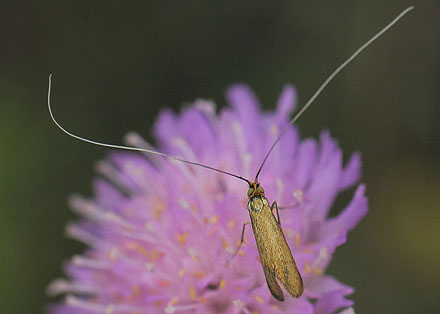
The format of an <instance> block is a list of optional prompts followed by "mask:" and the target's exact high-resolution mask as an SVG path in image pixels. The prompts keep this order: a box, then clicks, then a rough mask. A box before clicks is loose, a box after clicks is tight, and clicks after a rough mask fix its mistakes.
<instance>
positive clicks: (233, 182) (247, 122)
mask: <svg viewBox="0 0 440 314" xmlns="http://www.w3.org/2000/svg"><path fill="white" fill-rule="evenodd" d="M227 99H228V101H229V103H230V104H231V108H227V109H224V110H223V111H222V112H221V114H220V115H219V116H218V115H217V114H216V113H215V105H214V104H213V103H212V102H209V101H205V100H197V101H195V103H194V104H193V105H191V106H189V107H187V108H186V109H185V110H184V112H183V113H182V114H180V115H176V114H174V113H173V112H171V111H164V112H163V113H162V114H161V115H160V117H159V119H158V121H157V123H156V126H155V129H154V131H155V135H156V138H157V139H158V143H159V146H158V148H157V149H158V150H159V151H162V152H166V153H168V154H171V155H175V156H180V157H182V158H184V159H186V160H191V161H196V162H200V163H203V164H206V165H209V166H212V167H216V168H219V169H222V170H225V171H229V172H232V173H234V174H238V175H241V176H244V177H246V178H248V179H250V180H253V178H254V176H255V174H256V171H257V169H258V167H259V165H260V163H261V161H262V159H263V158H264V155H265V153H266V152H267V151H268V149H269V147H270V145H271V144H272V143H273V141H274V140H275V138H276V137H277V135H278V134H279V132H280V130H282V129H283V127H285V126H286V125H287V124H288V122H289V116H290V114H291V112H292V111H293V109H294V104H295V101H296V95H295V91H294V89H293V88H292V87H291V86H287V87H285V88H284V90H283V92H282V94H281V96H280V98H279V100H278V105H277V110H276V111H275V112H265V113H262V112H261V111H260V108H259V105H258V101H257V99H256V97H255V96H254V94H253V93H252V92H251V91H250V90H249V89H248V88H247V87H246V86H243V85H236V86H233V87H231V88H230V89H229V90H228V92H227ZM126 140H127V142H128V144H130V145H135V146H138V147H149V146H148V144H147V143H145V142H144V141H143V140H142V139H141V138H140V136H138V135H136V134H129V135H128V136H127V139H126ZM360 166H361V162H360V156H359V154H356V153H355V154H353V156H352V157H351V158H350V160H349V162H348V164H347V165H346V166H345V167H343V165H342V152H341V150H340V149H339V147H338V145H337V143H336V141H335V140H334V139H332V138H331V137H330V135H329V133H328V132H323V133H322V134H321V136H320V139H319V141H315V140H313V139H305V140H302V141H301V140H300V139H299V134H298V130H297V128H296V127H290V128H289V130H288V131H287V132H286V134H285V135H284V136H283V137H282V139H281V140H280V142H279V143H278V145H277V146H276V147H275V149H274V151H273V152H272V154H271V156H270V157H269V159H268V161H267V163H266V165H265V166H264V168H263V170H262V172H261V175H260V178H259V182H260V183H261V185H262V187H263V188H264V189H265V192H266V196H267V198H268V200H269V202H273V201H275V200H276V201H277V203H278V204H279V205H280V206H283V205H284V206H293V208H292V209H286V210H281V211H280V216H281V222H282V227H283V231H284V234H285V236H286V240H287V242H288V244H289V246H290V248H291V250H292V254H293V256H294V258H295V260H296V263H297V265H298V268H299V271H300V273H301V274H302V277H303V280H304V286H305V290H304V294H303V295H302V296H301V297H300V298H298V299H294V298H292V297H290V296H289V295H288V294H286V300H285V301H284V302H278V301H277V300H276V299H275V298H274V297H272V295H271V294H270V292H269V289H268V287H267V285H266V281H265V278H264V273H263V270H262V267H261V264H260V262H259V260H258V251H257V248H256V245H255V240H254V236H253V234H252V230H251V228H248V229H247V230H246V233H245V243H244V245H243V246H242V248H241V250H240V251H239V254H237V255H236V256H233V252H234V251H235V249H236V248H237V245H238V243H239V241H240V235H241V229H242V224H243V223H244V222H246V221H248V220H249V215H248V213H247V194H246V192H247V189H248V186H247V185H246V183H244V182H243V181H240V180H238V179H236V178H233V177H229V176H226V175H222V174H220V173H216V172H213V171H210V170H206V169H203V168H200V167H194V166H189V165H187V164H183V163H179V162H176V161H172V160H169V159H166V158H162V157H157V156H151V155H142V154H140V153H132V152H115V153H113V154H112V155H111V156H110V157H109V158H108V160H106V161H102V162H100V163H99V164H98V166H97V169H98V172H99V173H100V174H101V177H100V178H98V179H96V180H95V182H94V190H95V195H94V197H93V198H91V199H84V198H82V197H80V196H74V197H72V199H71V202H70V203H71V206H72V208H73V209H74V210H75V211H76V212H78V213H79V214H80V215H81V216H82V217H83V218H82V219H81V220H80V221H79V222H76V223H73V224H71V225H69V226H68V227H67V233H68V235H69V236H71V237H73V238H75V239H77V240H79V241H81V242H84V243H85V244H87V245H88V249H87V250H86V252H85V253H83V254H82V255H80V256H74V257H73V258H72V259H71V260H70V261H69V262H68V264H67V266H66V273H67V277H68V278H69V280H63V279H59V280H56V281H54V282H53V283H52V284H51V285H50V286H49V288H48V290H49V293H51V294H66V301H65V302H64V303H63V304H59V305H56V306H54V307H53V308H52V310H51V312H52V313H57V314H58V313H64V314H67V313H75V314H77V313H106V314H108V313H127V314H129V313H131V314H134V313H138V314H143V313H265V314H266V313H334V312H336V311H340V310H344V309H345V310H344V313H347V314H348V313H354V312H353V310H352V309H351V308H350V306H352V305H353V302H352V301H351V300H348V299H346V296H347V295H350V294H351V293H353V288H351V287H349V286H346V285H344V284H342V283H340V282H339V281H337V280H336V279H335V278H333V277H331V276H328V275H326V274H325V270H326V268H327V266H328V264H329V263H330V261H331V258H332V256H333V253H334V252H335V249H336V247H338V246H339V245H341V244H343V243H344V242H345V241H346V235H347V232H348V231H349V230H351V229H352V228H353V227H354V226H355V225H356V224H357V223H358V222H359V220H360V219H362V217H363V216H364V215H365V214H366V212H367V199H366V197H365V195H364V194H365V186H364V185H363V184H361V185H359V186H358V187H357V189H356V191H355V193H354V196H353V198H352V200H351V202H350V203H349V204H348V205H347V206H346V208H345V209H343V210H342V211H341V212H340V214H339V215H338V216H336V217H332V218H329V216H328V214H329V210H330V207H331V206H332V204H333V202H334V200H335V198H336V196H337V195H338V193H339V192H341V191H343V190H345V189H347V188H350V187H352V186H353V185H354V184H356V183H357V182H358V180H359V177H360Z"/></svg>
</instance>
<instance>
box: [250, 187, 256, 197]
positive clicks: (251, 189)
mask: <svg viewBox="0 0 440 314" xmlns="http://www.w3.org/2000/svg"><path fill="white" fill-rule="evenodd" d="M254 191H255V190H254V188H250V189H249V190H248V196H251V195H252V194H253V193H254Z"/></svg>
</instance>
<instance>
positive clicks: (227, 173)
mask: <svg viewBox="0 0 440 314" xmlns="http://www.w3.org/2000/svg"><path fill="white" fill-rule="evenodd" d="M51 91H52V74H50V75H49V88H48V92H47V107H48V109H49V114H50V117H51V118H52V121H53V122H54V123H55V125H56V126H57V127H58V128H59V129H60V130H61V131H63V132H64V133H66V134H67V135H69V136H70V137H73V138H75V139H77V140H80V141H83V142H86V143H90V144H93V145H97V146H102V147H108V148H116V149H123V150H130V151H137V152H144V153H148V154H153V155H158V156H162V157H166V158H168V159H173V160H177V161H180V162H183V163H186V164H189V165H192V166H198V167H202V168H205V169H209V170H212V171H216V172H220V173H223V174H226V175H228V176H231V177H234V178H237V179H240V180H243V181H245V182H247V183H248V184H251V182H250V181H249V180H247V179H245V178H243V177H241V176H239V175H236V174H233V173H230V172H227V171H224V170H220V169H217V168H214V167H210V166H207V165H203V164H200V163H198V162H194V161H189V160H185V159H182V158H179V157H176V156H171V155H168V154H165V153H161V152H157V151H154V150H150V149H146V148H140V147H133V146H123V145H114V144H107V143H101V142H97V141H93V140H90V139H87V138H84V137H81V136H78V135H75V134H73V133H71V132H69V131H67V130H66V129H65V128H63V127H62V126H61V124H59V123H58V121H57V120H56V119H55V116H54V115H53V113H52V108H51V105H50V96H51Z"/></svg>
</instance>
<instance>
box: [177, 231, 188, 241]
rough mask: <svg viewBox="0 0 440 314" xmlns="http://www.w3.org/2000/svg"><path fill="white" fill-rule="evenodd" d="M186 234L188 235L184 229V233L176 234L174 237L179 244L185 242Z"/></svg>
mask: <svg viewBox="0 0 440 314" xmlns="http://www.w3.org/2000/svg"><path fill="white" fill-rule="evenodd" d="M188 236H189V232H188V231H185V232H184V233H178V234H176V239H177V241H178V242H179V243H180V244H185V243H186V239H187V238H188Z"/></svg>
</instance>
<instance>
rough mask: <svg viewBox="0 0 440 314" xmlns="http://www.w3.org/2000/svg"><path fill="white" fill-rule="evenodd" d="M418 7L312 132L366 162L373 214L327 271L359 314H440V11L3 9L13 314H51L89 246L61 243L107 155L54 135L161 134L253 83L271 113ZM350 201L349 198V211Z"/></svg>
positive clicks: (173, 6) (422, 7) (316, 109)
mask: <svg viewBox="0 0 440 314" xmlns="http://www.w3.org/2000/svg"><path fill="white" fill-rule="evenodd" d="M411 4H415V5H416V10H414V11H413V12H412V13H410V14H409V15H408V16H407V17H405V18H404V19H403V20H402V21H401V22H400V23H399V24H398V25H397V26H396V27H394V28H393V29H392V30H391V31H389V32H388V33H387V34H385V36H384V37H382V38H381V39H380V40H379V41H378V42H376V43H375V44H374V45H373V46H372V47H370V48H368V50H367V51H366V52H365V53H363V54H362V55H361V56H360V57H359V58H358V59H357V60H356V61H355V62H354V63H353V64H352V65H350V67H349V68H348V69H346V70H345V71H344V72H343V73H342V74H341V75H340V76H338V78H337V79H336V80H335V81H333V82H332V83H331V85H330V86H329V88H328V89H327V90H326V91H325V92H324V94H323V95H322V96H321V97H320V98H319V99H318V101H317V102H316V103H315V104H314V106H313V107H312V108H311V109H310V111H309V112H307V114H306V115H305V116H304V117H303V118H302V119H301V121H300V122H299V127H300V128H301V134H302V136H303V137H307V136H315V137H316V136H318V135H319V132H320V130H322V129H324V128H328V129H330V130H331V133H332V135H333V136H335V137H336V138H338V140H339V143H340V145H341V147H342V149H343V150H344V152H345V157H347V156H348V155H349V154H350V153H352V152H353V151H355V150H359V151H361V152H362V156H363V161H364V168H363V173H364V175H363V181H365V182H366V183H367V187H368V196H369V199H370V212H369V214H368V215H367V217H366V218H365V220H364V221H362V223H361V224H360V225H359V227H358V228H356V229H355V230H354V231H353V232H352V233H351V234H350V235H349V239H348V243H347V244H346V245H344V246H343V247H341V248H340V249H339V250H338V251H337V253H336V255H335V257H334V260H333V262H332V264H331V266H330V268H329V273H331V274H333V275H335V276H336V277H337V278H339V279H340V280H341V281H343V282H345V283H347V284H349V285H352V286H354V287H355V288H356V293H355V294H354V295H353V299H354V300H355V302H356V305H355V309H356V311H357V312H358V313H438V309H439V308H440V298H439V294H440V267H439V266H438V265H440V252H439V247H440V246H439V242H440V163H439V156H440V123H439V118H440V106H439V99H440V2H439V1H438V0H425V1H412V2H410V1H403V0H392V1H382V0H371V1H360V0H351V1H267V2H264V1H209V2H208V1H132V2H124V3H123V2H122V1H121V2H119V1H110V2H109V1H92V2H91V3H89V2H88V1H38V2H31V1H29V2H26V1H5V0H3V1H1V4H0V23H1V25H2V26H1V28H0V40H1V48H0V91H1V92H0V109H1V110H0V136H1V139H2V148H1V150H2V152H1V154H0V160H1V172H0V175H1V179H0V184H1V186H0V191H1V192H0V193H1V194H0V305H1V306H0V308H1V310H0V311H1V313H13V314H14V313H39V312H43V311H44V306H45V304H47V302H49V301H50V300H51V299H50V298H48V297H47V296H46V294H45V288H46V286H47V285H48V283H49V282H50V281H51V280H52V279H54V278H56V277H60V276H62V271H61V267H62V263H63V261H65V260H66V259H67V258H69V257H70V256H71V255H73V254H75V253H79V252H80V251H81V250H82V246H81V245H80V244H78V243H76V242H74V241H72V240H70V239H67V238H65V237H64V234H63V229H64V226H65V225H66V223H67V222H68V221H69V220H72V219H75V216H74V215H73V214H72V213H71V212H70V210H69V209H68V207H67V205H66V203H67V202H66V200H67V198H68V196H69V195H70V194H72V193H73V192H79V193H82V194H85V195H89V194H90V185H91V180H92V178H93V176H94V170H93V166H94V163H95V162H96V161H98V160H99V159H101V158H103V157H104V156H105V155H106V154H107V150H105V149H102V148H99V147H94V146H91V145H87V144H84V143H81V142H78V141H75V140H73V139H71V138H69V137H67V136H65V135H63V134H62V133H61V132H60V131H59V130H57V129H56V128H55V127H54V125H53V124H52V122H51V121H50V119H49V115H48V112H47V109H46V93H47V78H48V75H49V73H54V84H53V88H54V90H53V99H52V100H53V105H54V110H55V112H56V115H57V117H58V119H59V121H60V122H61V123H62V124H64V126H65V127H66V128H68V129H70V130H72V131H74V132H75V133H77V134H80V135H83V136H87V137H90V138H93V139H97V140H100V141H106V142H112V143H121V139H122V136H123V135H124V134H126V133H127V132H128V131H130V130H136V131H138V132H139V133H141V134H142V135H144V136H145V137H146V138H147V139H148V140H152V139H151V137H150V135H149V134H150V130H151V127H152V124H153V121H154V119H155V117H156V116H157V114H158V112H159V111H160V110H161V109H162V108H163V107H165V106H168V107H173V108H176V109H177V108H180V107H181V106H182V104H183V103H184V102H188V101H192V100H194V99H195V98H198V97H205V98H211V99H214V100H215V101H216V102H217V103H218V105H219V106H224V105H225V100H224V97H223V95H224V91H225V89H226V87H227V86H228V85H229V84H231V83H234V82H237V81H243V82H246V83H248V84H249V85H250V86H251V87H252V88H253V89H254V90H255V91H256V93H257V95H258V96H259V97H260V99H261V101H262V103H263V105H264V107H265V108H267V109H269V108H274V104H275V101H276V98H277V97H278V95H279V93H280V91H281V88H282V87H283V85H284V84H285V83H287V82H291V83H293V84H294V85H295V86H296V87H297V89H298V93H299V101H300V104H303V103H304V101H305V100H306V99H307V98H308V97H310V96H311V94H312V93H313V92H314V91H315V89H316V88H317V87H318V86H319V84H320V83H321V82H322V81H323V80H324V79H325V78H326V76H327V75H328V74H329V73H330V72H331V71H332V70H333V69H334V68H335V67H336V66H337V65H339V64H340V62H341V61H343V59H344V58H346V57H347V56H348V55H349V54H351V53H352V52H353V51H354V50H355V49H356V48H358V47H359V46H360V45H361V44H362V43H364V42H365V41H366V40H367V39H368V38H369V37H370V36H371V35H373V34H374V33H375V32H377V31H378V30H379V29H380V28H381V27H383V26H384V25H385V24H386V23H388V22H389V21H390V20H391V19H392V18H394V17H395V16H396V15H397V14H398V13H399V11H400V10H402V9H404V8H405V7H406V6H408V5H411ZM347 196H349V193H345V194H344V195H342V197H341V198H340V199H339V200H338V201H337V204H338V205H340V206H343V205H344V204H345V203H346V202H347Z"/></svg>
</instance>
